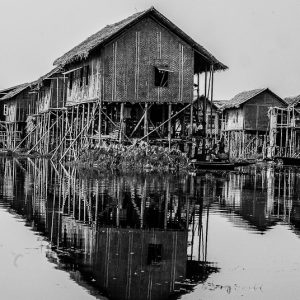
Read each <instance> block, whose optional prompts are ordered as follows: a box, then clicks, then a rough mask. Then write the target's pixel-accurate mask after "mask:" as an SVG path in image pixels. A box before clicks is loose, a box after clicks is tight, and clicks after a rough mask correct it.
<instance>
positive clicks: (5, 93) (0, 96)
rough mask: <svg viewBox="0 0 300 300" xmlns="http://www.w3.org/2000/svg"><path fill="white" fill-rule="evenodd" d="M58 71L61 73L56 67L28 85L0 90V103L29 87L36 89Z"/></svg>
mask: <svg viewBox="0 0 300 300" xmlns="http://www.w3.org/2000/svg"><path fill="white" fill-rule="evenodd" d="M59 71H61V68H60V67H56V68H54V69H52V70H51V71H50V72H48V73H47V74H45V75H43V76H41V77H40V78H39V79H38V80H35V81H33V82H29V83H23V84H19V85H16V86H13V87H10V88H6V89H3V90H1V91H0V101H2V100H8V99H11V98H13V97H14V96H16V95H18V94H19V93H21V92H23V91H24V90H25V89H27V88H29V87H30V88H31V89H35V88H37V89H38V88H39V87H40V85H41V84H42V82H43V81H44V80H45V79H47V78H50V77H51V76H53V75H55V74H56V73H59Z"/></svg>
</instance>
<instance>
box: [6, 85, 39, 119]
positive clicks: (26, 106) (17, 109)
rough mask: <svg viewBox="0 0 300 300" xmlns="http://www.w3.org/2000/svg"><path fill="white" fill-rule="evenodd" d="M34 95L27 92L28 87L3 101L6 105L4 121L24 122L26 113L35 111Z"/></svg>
mask: <svg viewBox="0 0 300 300" xmlns="http://www.w3.org/2000/svg"><path fill="white" fill-rule="evenodd" d="M35 99H36V95H35V94H29V89H27V90H24V91H23V92H21V93H20V94H18V95H17V96H15V97H14V98H12V99H8V100H6V101H3V104H5V105H7V107H8V115H6V116H5V121H6V122H25V121H26V118H27V115H28V114H32V113H35V107H36V101H35Z"/></svg>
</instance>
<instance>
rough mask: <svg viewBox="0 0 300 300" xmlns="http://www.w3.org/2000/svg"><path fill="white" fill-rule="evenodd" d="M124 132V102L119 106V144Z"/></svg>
mask: <svg viewBox="0 0 300 300" xmlns="http://www.w3.org/2000/svg"><path fill="white" fill-rule="evenodd" d="M124 131H125V127H124V102H122V103H121V105H120V134H119V143H121V142H122V140H123V134H124Z"/></svg>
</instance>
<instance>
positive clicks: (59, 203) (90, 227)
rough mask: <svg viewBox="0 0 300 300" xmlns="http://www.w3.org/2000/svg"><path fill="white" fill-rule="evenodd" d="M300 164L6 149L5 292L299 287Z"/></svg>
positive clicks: (260, 292)
mask: <svg viewBox="0 0 300 300" xmlns="http://www.w3.org/2000/svg"><path fill="white" fill-rule="evenodd" d="M299 198H300V172H299V170H298V169H296V168H283V167H281V168H280V167H275V166H272V165H260V166H250V167H244V168H240V169H237V170H235V171H230V172H225V171H223V172H214V173H209V172H208V173H203V174H202V175H198V176H174V175H153V174H148V175H126V176H124V175H123V176H121V175H120V174H111V173H108V174H103V173H97V172H90V173H84V172H82V171H78V170H76V169H73V168H69V167H64V166H62V165H54V164H53V163H51V162H49V161H47V160H41V159H38V160H31V159H24V160H23V159H22V160H18V159H15V158H13V159H5V158H0V265H1V270H0V287H1V290H0V293H1V294H0V295H1V296H0V297H1V299H31V300H35V299H63V300H65V299H73V300H74V299H80V300H81V299H169V298H172V299H239V298H243V299H284V298H285V299H297V298H298V297H299V294H300V285H299V282H298V281H299V280H298V279H299V278H300V238H299V237H300V199H299Z"/></svg>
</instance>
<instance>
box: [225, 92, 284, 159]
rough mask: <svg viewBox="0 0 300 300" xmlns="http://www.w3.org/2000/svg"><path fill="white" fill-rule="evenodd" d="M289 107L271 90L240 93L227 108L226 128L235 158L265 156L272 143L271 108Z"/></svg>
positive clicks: (229, 149)
mask: <svg viewBox="0 0 300 300" xmlns="http://www.w3.org/2000/svg"><path fill="white" fill-rule="evenodd" d="M275 106H276V107H286V106H287V104H286V103H285V101H283V100H282V99H281V98H280V97H279V96H277V95H276V94H274V93H273V92H272V91H271V90H269V89H268V88H265V89H256V90H251V91H246V92H242V93H239V94H238V95H236V96H235V97H233V98H232V99H231V100H229V101H227V103H226V104H225V105H224V106H223V113H222V120H223V121H222V122H223V124H222V128H223V135H224V137H225V141H226V145H227V150H228V152H229V154H230V157H231V158H248V157H252V156H253V155H257V154H260V153H262V151H263V149H264V147H266V145H267V142H268V131H269V119H268V110H269V108H270V107H275Z"/></svg>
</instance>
